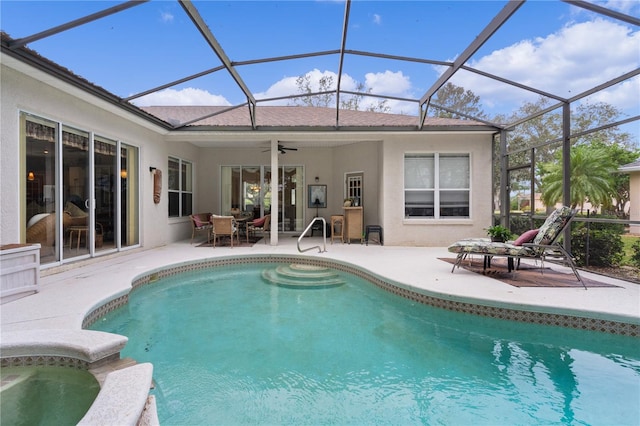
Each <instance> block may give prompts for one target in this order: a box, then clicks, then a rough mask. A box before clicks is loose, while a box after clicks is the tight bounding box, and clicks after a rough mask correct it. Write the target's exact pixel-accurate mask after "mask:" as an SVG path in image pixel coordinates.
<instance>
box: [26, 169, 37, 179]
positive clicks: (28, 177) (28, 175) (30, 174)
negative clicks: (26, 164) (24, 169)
mask: <svg viewBox="0 0 640 426" xmlns="http://www.w3.org/2000/svg"><path fill="white" fill-rule="evenodd" d="M35 178H36V177H35V175H34V174H33V172H32V171H30V172H29V173H28V174H27V180H28V181H33V180H35Z"/></svg>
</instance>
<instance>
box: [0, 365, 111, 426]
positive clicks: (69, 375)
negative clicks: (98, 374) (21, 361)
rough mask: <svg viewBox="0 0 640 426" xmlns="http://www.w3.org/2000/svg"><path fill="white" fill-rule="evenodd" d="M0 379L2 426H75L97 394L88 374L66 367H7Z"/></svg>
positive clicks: (91, 376)
mask: <svg viewBox="0 0 640 426" xmlns="http://www.w3.org/2000/svg"><path fill="white" fill-rule="evenodd" d="M1 376H2V388H1V390H0V413H1V414H0V416H1V419H2V424H3V425H25V426H27V425H28V426H34V425H56V426H64V425H69V426H71V425H75V424H77V423H78V422H79V421H80V419H82V418H83V417H84V415H85V414H86V413H87V411H88V410H89V408H90V407H91V404H93V401H94V400H95V399H96V397H97V396H98V392H99V391H100V385H99V384H98V382H97V381H96V379H95V377H93V375H92V374H91V373H89V372H88V371H85V370H74V369H72V368H69V367H8V368H3V369H2V374H1Z"/></svg>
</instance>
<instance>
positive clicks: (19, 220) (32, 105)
mask: <svg viewBox="0 0 640 426" xmlns="http://www.w3.org/2000/svg"><path fill="white" fill-rule="evenodd" d="M29 74H30V75H27V74H26V73H24V72H17V71H16V70H14V69H13V68H10V67H8V66H5V65H2V69H1V80H0V81H1V85H0V86H1V87H2V90H1V93H0V94H1V102H2V104H1V107H2V108H1V121H0V124H1V129H2V134H1V136H2V140H1V146H0V150H1V151H0V152H1V155H0V161H1V163H0V165H1V169H2V170H1V179H2V180H1V185H0V197H1V199H2V203H1V205H2V207H1V213H2V219H1V222H0V243H2V244H10V243H18V242H24V238H25V236H24V235H21V232H23V230H24V221H25V220H26V219H25V218H24V216H25V215H24V214H23V212H22V211H21V207H20V206H21V189H22V188H21V185H24V182H22V180H21V179H19V177H21V176H26V171H24V170H23V168H24V164H23V163H21V161H22V156H21V154H20V131H19V115H20V111H25V112H28V113H32V114H34V115H37V116H41V117H44V118H47V119H50V120H53V121H61V122H62V123H64V124H66V125H69V126H72V127H76V128H78V129H82V130H86V131H92V132H94V133H95V134H96V135H100V136H104V137H106V138H109V139H113V140H121V141H123V142H125V143H127V144H129V145H132V146H136V147H138V148H139V150H140V151H139V152H140V228H141V234H140V235H141V237H140V238H141V243H142V244H143V245H144V246H146V247H155V246H159V245H164V244H166V243H167V242H169V241H172V240H174V239H176V238H178V237H180V238H186V236H187V233H190V224H189V223H188V222H186V221H178V222H179V223H176V224H170V221H169V220H168V219H167V216H168V215H167V211H168V206H167V196H166V188H167V156H168V155H169V154H172V155H177V156H180V157H182V158H192V159H197V157H198V152H197V148H196V147H194V146H193V145H191V144H182V145H180V146H172V147H168V146H167V144H166V143H165V142H164V136H163V135H162V133H161V132H162V129H160V128H157V129H155V130H154V129H153V128H152V127H157V126H150V125H146V126H145V125H141V124H140V123H138V122H137V120H136V119H134V118H133V117H132V116H131V115H130V114H128V113H126V112H121V111H118V112H114V111H112V110H113V109H114V107H113V106H111V105H109V104H107V103H106V102H103V101H100V100H98V99H95V98H92V97H90V96H89V95H87V94H86V93H83V92H80V91H79V90H77V89H74V88H71V87H64V86H65V85H64V84H63V83H61V82H59V81H53V80H52V79H51V77H47V76H45V75H44V74H42V73H40V72H38V71H35V70H33V71H30V72H29ZM50 81H51V82H53V83H55V85H58V86H61V87H62V88H63V89H64V90H60V89H58V88H56V87H53V86H52V85H50V84H48V82H50ZM67 92H68V93H67ZM127 115H128V116H127ZM149 166H153V167H157V168H159V169H161V170H162V171H163V190H164V191H165V192H163V196H162V199H161V202H160V204H154V203H153V181H152V175H151V173H149Z"/></svg>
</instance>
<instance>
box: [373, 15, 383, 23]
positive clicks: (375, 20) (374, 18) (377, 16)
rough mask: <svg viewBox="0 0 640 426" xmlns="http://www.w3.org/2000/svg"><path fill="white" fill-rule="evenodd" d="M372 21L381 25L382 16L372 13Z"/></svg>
mask: <svg viewBox="0 0 640 426" xmlns="http://www.w3.org/2000/svg"><path fill="white" fill-rule="evenodd" d="M373 23H374V24H376V25H381V24H382V16H380V15H378V14H377V13H374V14H373Z"/></svg>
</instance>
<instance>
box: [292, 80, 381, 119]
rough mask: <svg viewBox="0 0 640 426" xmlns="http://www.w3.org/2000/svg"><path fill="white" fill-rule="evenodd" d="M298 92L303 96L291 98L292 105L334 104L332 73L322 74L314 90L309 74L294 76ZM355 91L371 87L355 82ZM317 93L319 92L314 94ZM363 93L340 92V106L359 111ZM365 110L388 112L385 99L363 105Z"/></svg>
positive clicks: (314, 105)
mask: <svg viewBox="0 0 640 426" xmlns="http://www.w3.org/2000/svg"><path fill="white" fill-rule="evenodd" d="M296 86H297V87H298V93H301V94H304V96H302V97H299V98H294V99H293V104H294V105H300V106H312V107H331V106H333V105H335V90H336V85H335V83H334V79H333V76H332V75H323V76H322V77H320V79H319V80H318V89H317V90H314V82H313V81H311V74H309V73H307V74H305V75H301V76H299V77H298V78H296ZM355 92H359V93H368V94H370V93H371V88H365V85H364V83H362V82H356V90H355ZM314 93H319V94H314ZM364 97H365V96H364V95H351V94H348V95H347V94H344V93H341V94H340V108H341V109H349V110H353V111H359V110H360V109H361V108H362V104H363V103H364ZM364 110H365V111H371V112H389V110H390V108H389V106H388V105H387V100H386V99H384V100H378V101H375V102H372V103H370V104H369V105H367V106H365V107H364Z"/></svg>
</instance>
